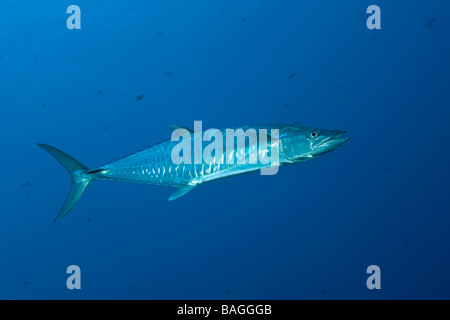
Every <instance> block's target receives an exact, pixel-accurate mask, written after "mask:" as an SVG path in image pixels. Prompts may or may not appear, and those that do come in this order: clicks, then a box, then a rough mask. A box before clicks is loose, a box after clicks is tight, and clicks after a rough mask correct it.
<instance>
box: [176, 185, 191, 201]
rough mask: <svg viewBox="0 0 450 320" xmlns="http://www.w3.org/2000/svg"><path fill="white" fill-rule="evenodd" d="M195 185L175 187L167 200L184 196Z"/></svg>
mask: <svg viewBox="0 0 450 320" xmlns="http://www.w3.org/2000/svg"><path fill="white" fill-rule="evenodd" d="M195 187H196V186H182V187H177V189H176V190H175V192H174V193H172V195H171V196H170V197H169V201H172V200H175V199H178V198H179V197H182V196H184V195H185V194H186V193H188V192H189V191H191V190H192V189H194V188H195Z"/></svg>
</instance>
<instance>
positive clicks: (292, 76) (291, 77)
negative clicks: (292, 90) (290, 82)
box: [288, 73, 296, 79]
mask: <svg viewBox="0 0 450 320" xmlns="http://www.w3.org/2000/svg"><path fill="white" fill-rule="evenodd" d="M295 76H296V74H295V73H291V74H290V75H289V77H288V79H294V77H295Z"/></svg>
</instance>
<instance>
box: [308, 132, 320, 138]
mask: <svg viewBox="0 0 450 320" xmlns="http://www.w3.org/2000/svg"><path fill="white" fill-rule="evenodd" d="M318 137H319V133H318V132H317V131H315V130H313V131H311V132H310V133H309V136H308V138H309V139H311V140H314V139H317V138H318Z"/></svg>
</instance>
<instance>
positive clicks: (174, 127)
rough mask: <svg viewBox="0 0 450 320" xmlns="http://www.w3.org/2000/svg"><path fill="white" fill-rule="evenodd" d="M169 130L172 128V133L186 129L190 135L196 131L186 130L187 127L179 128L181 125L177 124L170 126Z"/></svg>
mask: <svg viewBox="0 0 450 320" xmlns="http://www.w3.org/2000/svg"><path fill="white" fill-rule="evenodd" d="M169 128H170V129H171V130H172V131H175V130H177V129H184V130H187V131H189V133H194V130H192V129H189V128H186V127H183V126H179V125H177V124H171V125H169Z"/></svg>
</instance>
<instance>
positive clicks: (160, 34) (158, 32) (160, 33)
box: [156, 31, 164, 36]
mask: <svg viewBox="0 0 450 320" xmlns="http://www.w3.org/2000/svg"><path fill="white" fill-rule="evenodd" d="M156 34H157V35H158V36H162V35H164V33H162V32H161V31H157V32H156Z"/></svg>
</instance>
